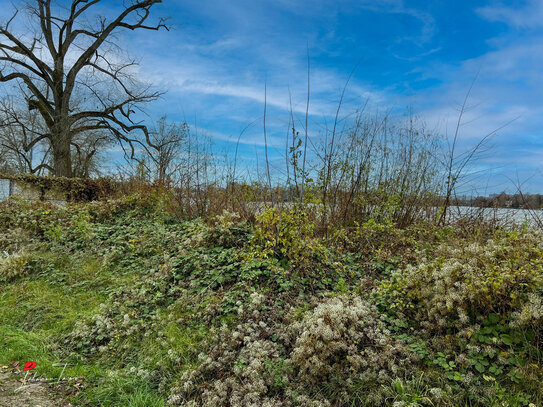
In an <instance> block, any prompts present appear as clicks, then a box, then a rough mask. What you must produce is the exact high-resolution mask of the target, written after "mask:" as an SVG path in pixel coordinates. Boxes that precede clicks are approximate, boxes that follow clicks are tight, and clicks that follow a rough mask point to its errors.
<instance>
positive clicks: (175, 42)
mask: <svg viewBox="0 0 543 407" xmlns="http://www.w3.org/2000/svg"><path fill="white" fill-rule="evenodd" d="M105 4H106V5H108V7H110V9H114V8H115V7H118V4H120V2H117V1H113V0H107V1H106V3H105ZM153 13H154V16H157V17H158V16H169V17H170V22H171V24H172V25H173V26H174V27H173V29H172V30H171V31H169V32H168V31H164V30H163V31H161V32H158V33H157V32H148V31H139V32H138V31H136V32H129V33H126V34H123V35H121V36H120V37H119V39H120V41H121V44H122V45H123V47H124V48H126V50H127V51H128V53H129V54H131V55H133V56H135V57H137V58H138V59H139V60H140V67H139V71H140V74H141V76H142V77H145V78H146V79H147V80H148V81H149V82H151V83H153V84H154V85H155V86H156V87H157V88H159V89H162V90H166V91H167V93H166V94H165V96H164V97H163V98H162V99H161V100H160V101H158V102H156V103H154V104H153V105H151V106H149V108H148V112H149V120H153V119H156V118H158V117H160V116H161V115H164V114H165V115H167V117H168V118H169V119H170V120H175V121H184V120H186V121H187V122H188V123H189V124H190V125H191V126H192V127H195V126H197V127H198V128H199V130H200V131H204V132H205V133H207V134H208V136H209V137H211V138H212V140H213V142H214V145H215V148H216V151H217V152H225V153H227V154H232V152H233V151H234V148H235V142H236V140H237V137H238V135H239V132H240V131H241V130H242V129H243V128H245V127H246V126H247V125H250V124H251V123H253V125H251V126H250V127H249V129H248V130H247V131H246V132H245V133H244V135H243V137H242V139H241V142H242V144H241V147H240V156H241V158H242V159H243V162H245V163H246V164H247V165H248V166H250V165H252V164H254V162H255V160H256V158H255V157H256V156H257V155H258V157H259V159H262V157H263V147H262V145H263V132H262V116H263V109H264V85H265V84H266V86H267V103H268V116H267V121H268V127H269V128H268V132H269V138H270V140H269V141H270V144H271V148H270V154H271V156H272V159H273V160H275V161H277V162H278V163H279V162H281V163H282V162H283V158H282V154H283V148H284V134H285V132H286V129H287V126H288V117H289V112H288V111H289V92H290V95H291V98H292V104H293V108H294V111H295V114H296V115H297V116H298V117H299V118H300V119H302V117H303V114H304V111H305V98H306V86H307V83H306V82H307V54H308V50H309V57H310V63H311V105H310V114H311V116H310V126H309V129H310V135H311V137H312V138H315V139H316V138H317V137H318V134H319V129H321V126H322V124H323V123H324V122H329V120H330V119H331V118H332V117H333V115H334V114H335V108H336V106H337V103H338V100H339V97H340V93H341V89H342V88H343V86H344V84H345V81H346V80H347V78H348V77H349V74H350V72H351V71H352V70H353V68H354V67H355V66H357V69H356V70H355V72H354V75H353V77H352V80H351V81H350V83H349V86H348V89H347V94H346V99H345V105H344V110H343V111H344V112H345V113H349V111H350V110H352V109H355V108H356V107H357V106H360V105H361V104H363V103H365V101H366V100H368V101H369V106H370V108H371V109H372V110H373V111H375V110H379V111H385V110H390V111H392V112H398V113H399V112H403V111H405V109H406V108H407V107H409V108H411V109H412V111H413V112H414V113H415V114H417V115H419V116H420V117H421V119H422V120H424V121H425V122H426V123H427V124H428V127H430V128H432V129H435V131H436V132H439V133H441V134H445V133H449V134H450V133H451V132H452V131H453V127H454V124H455V121H456V117H457V115H458V109H459V106H460V105H461V103H462V100H463V98H464V96H465V94H466V91H467V90H468V88H469V86H470V83H471V82H472V81H473V80H474V78H475V77H476V76H477V80H476V82H475V85H474V87H473V91H472V93H471V97H470V100H469V103H468V104H469V110H468V112H467V113H466V115H465V120H464V125H463V126H462V128H461V132H460V139H461V145H462V146H464V147H467V146H471V145H473V144H474V143H476V142H477V140H478V139H480V138H481V137H483V136H485V135H486V134H487V133H489V132H491V131H493V130H494V129H496V128H499V127H501V126H502V125H504V124H505V123H508V122H510V121H511V120H514V121H513V122H512V123H510V124H509V125H507V126H506V127H505V128H504V129H502V130H500V131H499V133H498V135H497V136H496V137H495V138H494V140H493V149H492V151H491V153H490V154H487V155H486V156H485V158H484V160H482V161H481V162H480V163H478V166H477V168H476V169H486V170H488V172H485V176H484V177H482V178H480V179H478V180H477V181H476V182H475V184H476V186H478V187H479V192H481V193H485V192H487V193H488V192H496V191H501V190H503V189H507V190H512V189H514V187H513V186H512V185H511V183H510V181H509V180H508V178H513V179H517V177H518V178H519V179H520V180H522V181H525V182H526V183H525V185H524V188H525V189H527V190H530V191H532V192H543V131H542V129H543V97H542V95H543V1H541V0H539V1H508V2H499V1H476V2H475V1H468V0H454V1H443V0H426V1H407V0H406V1H402V0H372V1H365V0H358V1H352V0H336V1H331V0H329V1H322V0H313V1H308V0H307V1H306V0H274V1H268V0H258V1H255V0H221V1H217V0H165V1H164V4H162V5H159V6H157V7H156V8H154V9H153ZM357 64H358V65H357ZM277 165H279V164H277Z"/></svg>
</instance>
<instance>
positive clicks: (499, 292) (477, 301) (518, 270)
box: [398, 234, 543, 330]
mask: <svg viewBox="0 0 543 407" xmlns="http://www.w3.org/2000/svg"><path fill="white" fill-rule="evenodd" d="M541 249H542V243H541V241H540V240H538V235H537V234H527V235H520V236H514V237H510V236H509V237H504V238H501V239H497V240H492V239H489V240H487V241H486V242H484V243H482V244H479V243H472V244H470V245H468V246H467V247H464V248H461V247H460V248H459V247H454V246H452V245H443V246H441V247H440V248H439V249H438V253H439V254H440V256H439V257H437V258H436V259H434V260H431V261H423V262H422V263H420V264H419V265H418V266H416V267H415V266H408V267H407V268H406V270H405V272H404V273H401V276H400V277H399V278H398V280H399V281H400V283H401V287H402V289H404V290H405V291H404V292H408V293H409V296H410V297H411V298H415V299H416V301H418V306H417V311H418V314H419V318H420V319H421V320H422V321H423V326H424V327H425V328H427V329H428V330H435V329H436V328H441V329H444V328H446V327H447V326H451V325H453V326H456V328H458V329H460V330H462V329H465V328H466V327H468V326H469V325H470V322H474V321H470V320H469V317H468V315H470V314H472V315H473V314H474V313H475V314H478V315H486V314H488V313H490V312H503V311H517V310H518V306H519V301H525V300H526V298H530V300H529V301H528V303H527V304H526V306H525V307H524V308H523V311H522V312H521V313H519V314H518V315H519V318H520V319H519V321H520V320H523V321H526V320H527V319H531V318H532V317H531V316H530V317H528V316H529V315H533V317H535V319H538V318H539V317H538V315H540V314H539V313H538V311H537V310H538V309H541V307H540V306H539V305H538V304H540V303H539V302H538V300H537V298H538V297H539V298H540V297H541V295H540V294H539V295H536V294H534V290H536V289H537V287H538V286H539V287H541V286H543V266H542V263H543V256H542V255H541V253H542V252H541ZM398 286H400V284H398ZM521 314H522V315H524V316H523V317H521V316H520V315H521Z"/></svg>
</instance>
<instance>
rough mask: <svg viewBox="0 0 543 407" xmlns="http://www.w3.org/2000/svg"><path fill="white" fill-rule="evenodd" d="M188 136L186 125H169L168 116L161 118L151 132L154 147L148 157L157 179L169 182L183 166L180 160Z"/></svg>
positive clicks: (149, 151)
mask: <svg viewBox="0 0 543 407" xmlns="http://www.w3.org/2000/svg"><path fill="white" fill-rule="evenodd" d="M188 134H189V127H188V125H187V124H186V123H168V121H167V119H166V116H163V117H161V118H160V119H159V120H158V122H157V124H156V126H155V127H154V128H153V129H152V130H151V131H150V132H149V138H150V140H151V143H152V144H153V146H154V147H153V148H151V149H149V150H148V151H147V153H148V154H147V156H148V158H149V160H148V161H150V163H151V166H152V168H151V170H152V172H154V174H155V176H156V179H158V180H160V181H161V182H167V181H168V180H170V178H171V176H172V174H174V173H175V172H177V170H179V169H180V168H179V167H180V166H181V165H183V163H181V162H180V161H179V159H180V158H181V155H182V154H183V149H184V148H185V147H186V144H187V143H188Z"/></svg>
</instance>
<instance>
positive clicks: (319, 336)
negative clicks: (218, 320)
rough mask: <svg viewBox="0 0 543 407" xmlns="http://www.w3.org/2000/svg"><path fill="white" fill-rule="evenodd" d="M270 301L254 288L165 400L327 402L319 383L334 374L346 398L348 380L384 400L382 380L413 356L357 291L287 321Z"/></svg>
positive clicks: (311, 405)
mask: <svg viewBox="0 0 543 407" xmlns="http://www.w3.org/2000/svg"><path fill="white" fill-rule="evenodd" d="M270 303H271V301H270V299H269V298H266V297H264V296H262V295H261V294H253V295H252V296H251V302H250V304H249V305H248V306H247V307H246V308H240V312H239V316H240V318H241V321H242V322H240V323H239V324H238V325H236V326H235V327H234V328H233V329H228V328H226V327H222V328H221V329H219V330H217V332H215V335H214V337H213V339H212V340H211V341H210V346H209V351H208V352H207V354H205V355H204V354H201V355H200V360H201V364H200V365H199V366H198V367H197V368H195V369H193V370H188V371H186V372H185V373H184V374H183V375H182V377H181V380H180V381H179V383H178V384H177V386H176V387H175V388H174V389H172V394H171V396H170V398H169V404H170V405H181V406H202V407H221V406H225V407H226V406H235V407H256V406H270V407H271V406H279V407H294V406H307V407H325V406H330V405H331V404H330V401H328V400H326V398H325V396H323V395H322V394H319V392H320V389H321V385H322V383H323V382H326V381H327V380H335V381H336V382H338V383H342V384H340V385H339V390H340V393H342V394H340V395H338V397H347V398H348V397H349V386H352V385H353V383H354V382H356V383H357V386H361V383H362V384H364V383H365V385H366V386H367V397H368V398H370V399H372V400H373V401H374V402H375V403H376V404H378V403H380V402H382V401H383V397H384V396H382V395H381V393H382V391H381V386H380V385H381V384H384V383H388V382H389V381H390V380H391V378H392V377H396V376H397V375H403V374H405V373H406V372H407V371H408V370H409V366H410V365H411V364H412V362H414V361H415V360H416V356H415V354H414V353H412V352H410V351H408V350H407V349H406V348H405V347H404V346H403V345H402V344H401V343H400V342H399V341H395V340H394V339H393V337H392V335H390V333H389V332H388V331H387V330H386V328H385V327H384V324H383V323H382V321H380V320H379V318H378V314H377V312H376V311H375V309H374V308H373V307H372V306H371V305H370V304H368V303H366V302H364V301H362V300H361V299H360V298H352V299H351V298H347V297H339V298H331V299H328V300H326V301H325V302H324V303H322V304H320V305H318V306H317V307H316V308H315V309H314V310H313V311H311V312H308V313H307V315H306V316H305V318H303V319H302V320H301V321H299V322H290V319H289V317H288V315H292V314H293V312H291V311H292V310H286V311H287V312H286V313H285V315H287V316H286V317H284V318H281V317H279V316H278V313H277V312H266V311H265V309H266V307H267V306H269V304H270Z"/></svg>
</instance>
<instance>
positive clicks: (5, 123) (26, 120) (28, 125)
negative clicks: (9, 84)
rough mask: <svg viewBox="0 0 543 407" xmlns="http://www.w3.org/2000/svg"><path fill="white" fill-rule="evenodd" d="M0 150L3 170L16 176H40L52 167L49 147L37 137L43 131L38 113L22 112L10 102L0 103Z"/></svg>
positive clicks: (23, 110)
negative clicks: (25, 174) (0, 151)
mask: <svg viewBox="0 0 543 407" xmlns="http://www.w3.org/2000/svg"><path fill="white" fill-rule="evenodd" d="M0 129H1V131H0V148H1V150H2V158H3V161H4V163H5V166H6V167H9V168H10V169H11V170H12V171H15V172H17V173H30V174H38V175H41V174H43V173H44V170H49V169H51V167H50V166H49V164H48V162H49V161H50V158H51V157H50V155H51V154H50V152H51V147H50V145H47V143H45V141H44V140H39V137H38V136H39V135H40V134H43V132H44V131H45V129H44V126H43V125H42V121H41V120H40V117H39V113H38V112H36V111H29V110H28V109H24V108H23V109H21V108H20V107H18V106H17V105H16V103H14V100H13V98H10V97H7V98H4V99H3V100H1V101H0Z"/></svg>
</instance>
